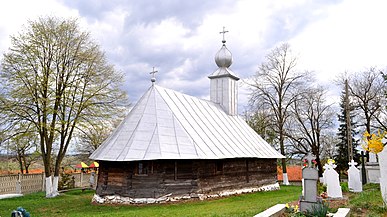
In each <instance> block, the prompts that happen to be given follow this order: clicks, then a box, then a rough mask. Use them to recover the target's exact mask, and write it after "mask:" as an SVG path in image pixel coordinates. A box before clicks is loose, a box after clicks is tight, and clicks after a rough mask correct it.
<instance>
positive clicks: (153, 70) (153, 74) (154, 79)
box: [149, 67, 158, 83]
mask: <svg viewBox="0 0 387 217" xmlns="http://www.w3.org/2000/svg"><path fill="white" fill-rule="evenodd" d="M156 72H158V71H155V67H153V69H152V71H151V72H149V74H151V75H152V78H151V81H152V83H154V82H155V81H156V77H155V74H156Z"/></svg>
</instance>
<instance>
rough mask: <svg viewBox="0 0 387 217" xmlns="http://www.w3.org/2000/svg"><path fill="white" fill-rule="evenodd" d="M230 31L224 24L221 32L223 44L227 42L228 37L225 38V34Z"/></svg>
mask: <svg viewBox="0 0 387 217" xmlns="http://www.w3.org/2000/svg"><path fill="white" fill-rule="evenodd" d="M227 32H228V31H226V27H224V26H223V31H221V32H219V34H223V41H222V42H223V44H224V43H226V39H224V35H225V34H226V33H227Z"/></svg>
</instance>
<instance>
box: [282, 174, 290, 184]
mask: <svg viewBox="0 0 387 217" xmlns="http://www.w3.org/2000/svg"><path fill="white" fill-rule="evenodd" d="M282 179H283V183H282V184H283V185H290V183H289V178H288V174H287V173H284V174H282Z"/></svg>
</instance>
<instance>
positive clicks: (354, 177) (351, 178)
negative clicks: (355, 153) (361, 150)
mask: <svg viewBox="0 0 387 217" xmlns="http://www.w3.org/2000/svg"><path fill="white" fill-rule="evenodd" d="M348 164H349V169H348V188H349V190H350V191H353V192H362V191H363V186H362V183H361V181H360V170H359V169H358V168H356V165H357V163H356V162H355V161H354V160H351V162H349V163H348Z"/></svg>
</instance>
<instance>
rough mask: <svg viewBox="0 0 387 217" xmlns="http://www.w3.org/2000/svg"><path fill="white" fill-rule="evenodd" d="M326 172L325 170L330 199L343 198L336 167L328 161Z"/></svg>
mask: <svg viewBox="0 0 387 217" xmlns="http://www.w3.org/2000/svg"><path fill="white" fill-rule="evenodd" d="M325 165H327V167H325V168H326V170H325V175H326V176H325V181H326V184H327V194H328V197H331V198H341V197H343V193H342V191H341V186H340V180H339V174H338V173H337V172H336V170H335V168H336V165H335V164H334V163H333V162H331V161H328V164H325Z"/></svg>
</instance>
